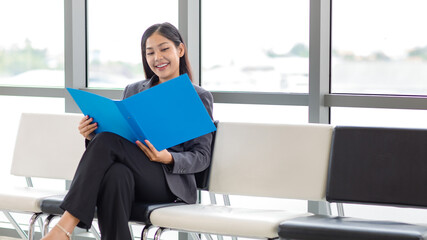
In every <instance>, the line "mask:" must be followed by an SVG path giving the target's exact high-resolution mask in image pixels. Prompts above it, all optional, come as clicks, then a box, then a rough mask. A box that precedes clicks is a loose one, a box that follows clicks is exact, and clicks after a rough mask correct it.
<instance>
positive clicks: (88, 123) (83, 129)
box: [79, 116, 98, 140]
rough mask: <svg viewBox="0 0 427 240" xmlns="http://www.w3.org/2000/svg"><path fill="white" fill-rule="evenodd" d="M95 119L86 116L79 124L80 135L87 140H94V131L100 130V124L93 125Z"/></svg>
mask: <svg viewBox="0 0 427 240" xmlns="http://www.w3.org/2000/svg"><path fill="white" fill-rule="evenodd" d="M92 121H93V118H89V116H84V117H83V118H82V120H81V121H80V124H79V131H80V134H81V135H83V137H85V138H86V139H87V140H92V137H93V136H94V133H93V131H95V130H96V129H97V128H98V123H92Z"/></svg>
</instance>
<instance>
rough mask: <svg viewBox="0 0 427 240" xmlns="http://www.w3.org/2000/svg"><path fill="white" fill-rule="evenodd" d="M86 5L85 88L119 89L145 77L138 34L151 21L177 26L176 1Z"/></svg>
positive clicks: (102, 0) (98, 0)
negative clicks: (86, 67) (86, 48)
mask: <svg viewBox="0 0 427 240" xmlns="http://www.w3.org/2000/svg"><path fill="white" fill-rule="evenodd" d="M87 4H88V45H89V46H88V71H89V73H88V76H89V79H88V85H89V87H97V88H98V87H101V88H123V87H125V86H126V85H127V84H129V83H132V82H136V81H138V80H143V79H145V76H144V71H143V67H142V60H141V36H142V34H143V33H144V31H145V29H147V28H148V27H149V26H151V25H153V24H155V23H162V22H170V23H171V24H173V25H175V26H178V0H155V1H154V0H153V1H134V0H123V1H115V0H89V1H87ZM159 11H161V14H159Z"/></svg>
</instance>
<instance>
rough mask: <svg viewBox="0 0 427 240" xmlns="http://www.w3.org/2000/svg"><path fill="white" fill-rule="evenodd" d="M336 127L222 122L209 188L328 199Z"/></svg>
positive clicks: (224, 192) (228, 192) (229, 191)
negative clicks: (328, 171) (326, 195)
mask: <svg viewBox="0 0 427 240" xmlns="http://www.w3.org/2000/svg"><path fill="white" fill-rule="evenodd" d="M332 131H333V127H332V126H330V125H323V124H301V125H295V124H257V123H232V122H220V123H219V124H218V129H217V133H216V140H215V149H214V152H213V160H212V164H211V176H210V183H209V191H212V192H215V193H220V194H229V195H247V196H260V197H278V198H290V199H308V200H324V198H325V192H326V180H327V169H328V162H329V152H330V144H331V136H332Z"/></svg>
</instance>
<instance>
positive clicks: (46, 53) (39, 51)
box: [0, 0, 64, 87]
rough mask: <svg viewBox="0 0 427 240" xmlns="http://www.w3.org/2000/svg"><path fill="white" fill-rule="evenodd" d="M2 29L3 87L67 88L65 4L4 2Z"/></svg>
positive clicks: (0, 62)
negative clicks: (65, 70) (65, 74)
mask: <svg viewBox="0 0 427 240" xmlns="http://www.w3.org/2000/svg"><path fill="white" fill-rule="evenodd" d="M46 6H48V7H46ZM0 28H1V30H2V34H1V41H0V85H13V86H49V87H61V86H64V3H63V1H57V0H42V1H31V0H16V1H7V2H4V1H2V2H1V3H0Z"/></svg>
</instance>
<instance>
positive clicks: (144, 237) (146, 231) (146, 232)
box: [141, 224, 153, 240]
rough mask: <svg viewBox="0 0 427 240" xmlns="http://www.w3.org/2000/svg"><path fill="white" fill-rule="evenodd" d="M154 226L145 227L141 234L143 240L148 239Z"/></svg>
mask: <svg viewBox="0 0 427 240" xmlns="http://www.w3.org/2000/svg"><path fill="white" fill-rule="evenodd" d="M152 227H153V225H151V224H147V225H145V226H144V228H143V229H142V232H141V240H147V239H148V231H150V228H152Z"/></svg>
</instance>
